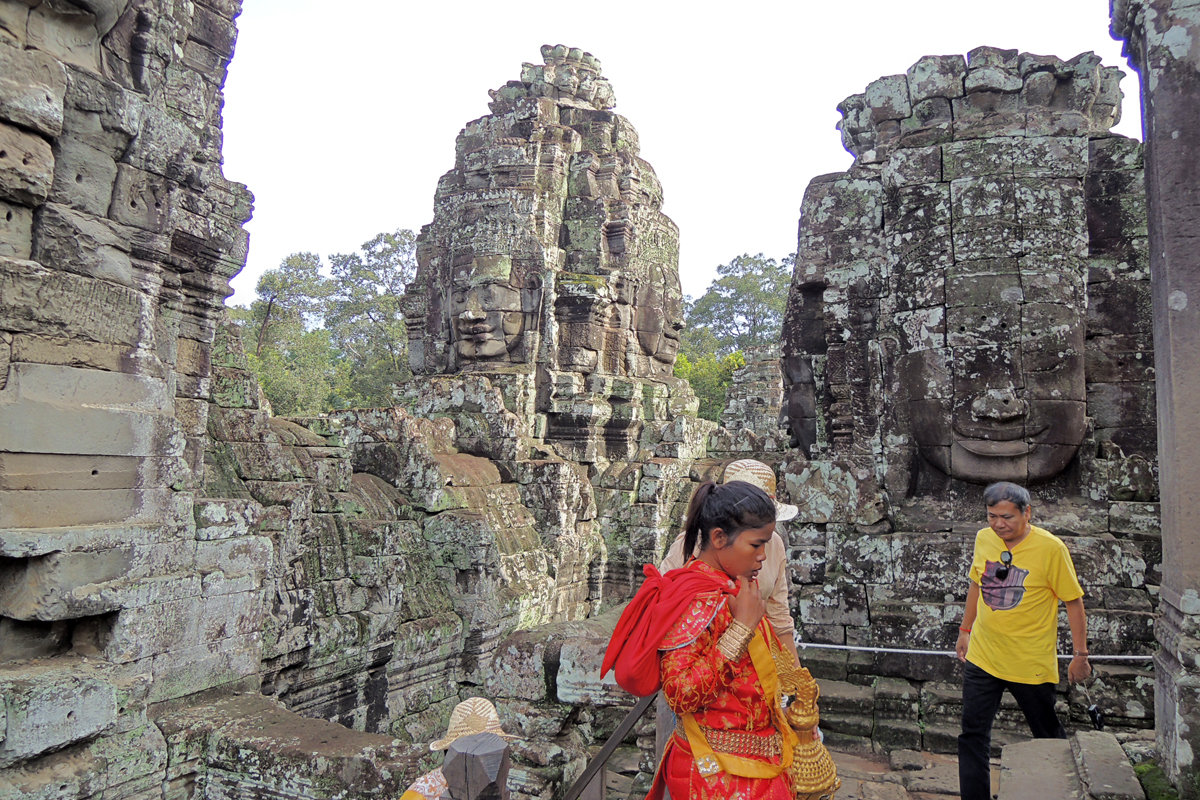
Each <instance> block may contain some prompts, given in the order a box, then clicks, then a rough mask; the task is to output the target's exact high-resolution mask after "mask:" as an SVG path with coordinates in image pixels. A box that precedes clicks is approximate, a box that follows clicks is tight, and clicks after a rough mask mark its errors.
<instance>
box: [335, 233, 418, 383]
mask: <svg viewBox="0 0 1200 800" xmlns="http://www.w3.org/2000/svg"><path fill="white" fill-rule="evenodd" d="M329 263H330V271H331V272H332V276H333V277H332V279H331V284H332V290H331V292H330V295H329V298H328V301H327V303H326V306H325V325H326V327H327V328H328V329H329V332H330V333H331V334H332V336H333V343H334V345H335V346H336V347H337V349H338V351H339V352H340V353H341V356H342V357H343V358H344V359H345V360H346V361H347V362H348V363H349V366H350V370H349V377H348V379H347V384H346V385H344V386H342V387H341V393H342V395H343V396H342V398H341V400H342V401H343V403H344V404H345V405H346V406H387V405H391V398H392V388H393V387H394V386H395V385H396V384H397V383H398V382H400V381H402V380H404V379H405V378H407V377H408V375H409V373H408V355H407V349H408V348H407V344H408V333H407V330H406V328H405V325H404V312H403V309H402V308H401V301H402V300H403V297H404V290H405V288H406V287H407V285H408V282H409V281H411V280H412V279H413V276H414V275H415V274H416V271H417V255H416V235H415V234H414V233H413V232H412V231H410V230H398V231H395V232H393V233H381V234H379V235H378V236H376V237H375V238H373V239H371V240H370V241H369V242H366V243H365V244H363V245H362V247H361V248H360V251H359V252H357V253H348V254H338V255H334V256H331V257H330V259H329Z"/></svg>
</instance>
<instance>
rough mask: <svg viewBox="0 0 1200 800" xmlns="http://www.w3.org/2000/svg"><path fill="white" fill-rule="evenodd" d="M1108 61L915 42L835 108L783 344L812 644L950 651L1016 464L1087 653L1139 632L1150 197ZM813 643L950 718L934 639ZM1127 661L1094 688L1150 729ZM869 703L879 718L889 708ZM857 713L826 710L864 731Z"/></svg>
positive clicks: (795, 540) (1152, 496)
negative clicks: (1118, 128) (835, 133)
mask: <svg viewBox="0 0 1200 800" xmlns="http://www.w3.org/2000/svg"><path fill="white" fill-rule="evenodd" d="M1119 79H1120V73H1119V72H1118V71H1117V70H1116V69H1115V68H1113V67H1105V66H1103V65H1101V64H1100V63H1099V61H1098V60H1097V59H1096V58H1095V56H1094V55H1093V54H1090V53H1085V54H1082V55H1080V56H1077V57H1076V58H1073V59H1070V60H1069V61H1064V60H1060V59H1056V58H1052V57H1042V56H1033V55H1030V54H1024V53H1019V52H1018V51H1016V50H999V49H996V48H978V49H976V50H973V51H971V52H970V53H969V54H968V55H967V57H966V58H965V59H964V58H962V57H961V56H930V57H925V58H922V59H921V60H919V61H918V62H917V63H916V64H914V65H913V66H912V67H910V68H909V69H908V70H907V71H906V72H905V74H903V75H895V76H888V77H885V78H881V79H879V80H878V81H875V82H873V83H872V84H870V85H869V86H868V87H867V88H866V90H865V91H864V92H863V93H862V94H859V95H854V96H852V97H849V98H847V99H846V100H845V101H844V102H843V103H842V105H841V106H840V110H841V111H842V114H843V120H842V123H841V130H842V136H843V142H844V144H845V145H846V147H847V149H848V150H850V152H851V153H852V154H853V155H854V156H855V162H854V164H853V166H852V167H851V168H850V169H849V170H847V171H846V172H844V173H835V174H832V175H826V176H821V177H819V178H816V179H814V180H813V182H812V183H811V184H810V185H809V187H808V190H807V191H806V193H805V199H804V204H803V208H802V212H801V220H800V237H799V243H798V257H797V262H796V270H795V273H794V276H793V284H792V289H791V293H790V297H789V303H788V310H787V315H786V317H785V323H784V334H783V347H782V361H781V365H782V369H783V373H784V384H785V392H786V396H785V405H784V412H785V416H786V417H787V418H788V421H789V425H790V432H791V441H792V444H793V446H794V447H795V448H796V450H795V451H793V454H792V455H789V456H788V457H786V458H785V463H783V464H782V465H781V471H782V472H783V473H784V474H783V481H782V483H783V484H784V485H785V487H786V490H787V492H788V494H789V496H790V499H791V502H794V503H796V504H797V505H799V506H800V508H801V513H800V516H799V517H798V518H797V520H796V521H795V522H794V523H791V524H790V525H789V526H788V532H789V534H790V537H791V550H790V554H791V559H792V567H793V580H794V584H793V585H794V591H793V604H794V607H795V611H796V618H797V629H798V631H799V632H800V634H801V636H803V637H804V638H806V639H808V640H810V641H813V642H818V643H829V644H837V645H854V646H864V647H894V648H895V647H898V648H913V649H929V650H943V651H947V650H951V649H952V647H953V642H954V640H955V637H956V635H957V631H956V628H957V625H958V621H959V620H960V619H961V616H962V602H963V599H964V597H965V592H966V586H967V584H966V577H965V576H966V571H967V566H968V564H969V561H970V556H971V552H972V546H973V542H974V535H975V532H976V531H977V530H978V529H979V528H981V527H983V526H984V524H985V523H984V521H983V509H982V504H981V501H980V493H981V490H982V485H983V484H985V483H988V482H991V481H993V480H1012V481H1015V482H1017V483H1021V484H1025V485H1028V486H1029V488H1030V489H1031V490H1032V492H1033V494H1034V498H1035V503H1034V522H1035V524H1039V525H1042V526H1043V527H1046V528H1048V529H1049V530H1051V531H1053V532H1054V533H1056V534H1058V535H1060V536H1062V537H1063V538H1064V540H1065V541H1066V543H1067V546H1068V547H1069V548H1070V550H1071V552H1072V554H1073V557H1074V560H1075V564H1076V567H1077V569H1078V572H1079V576H1080V580H1081V582H1082V583H1083V585H1084V588H1085V592H1086V599H1085V602H1086V604H1087V608H1088V610H1089V620H1090V626H1089V628H1090V634H1091V643H1092V645H1091V646H1092V650H1093V652H1095V653H1106V654H1112V655H1146V654H1149V653H1150V652H1152V651H1153V649H1154V632H1153V620H1154V609H1155V607H1156V602H1157V588H1158V585H1159V584H1160V582H1161V575H1162V572H1161V569H1160V564H1161V557H1162V545H1161V543H1160V532H1159V522H1158V503H1157V501H1158V491H1157V461H1156V448H1157V442H1156V436H1155V430H1154V410H1153V409H1154V369H1153V363H1152V362H1153V346H1152V342H1151V339H1150V312H1149V291H1150V275H1149V272H1148V263H1149V262H1148V246H1147V227H1146V225H1147V223H1146V213H1145V202H1146V201H1145V191H1144V188H1143V174H1142V169H1143V167H1142V148H1141V145H1140V143H1138V142H1137V141H1134V140H1131V139H1126V138H1124V137H1120V136H1114V135H1112V134H1110V133H1109V132H1108V129H1109V126H1110V125H1111V124H1112V123H1113V121H1114V119H1115V116H1114V115H1115V113H1116V108H1117V103H1116V100H1117V98H1119V96H1120V95H1119ZM1063 623H1064V624H1063V630H1064V632H1065V630H1066V628H1065V619H1064V620H1063ZM1064 635H1065V634H1064ZM806 657H808V658H812V659H814V662H815V663H816V665H817V667H816V668H814V670H813V671H814V674H818V675H820V676H822V677H825V678H829V679H831V680H837V681H842V682H845V683H848V684H850V685H853V686H872V685H874V686H875V687H876V689H875V690H873V692H877V689H878V686H879V685H882V684H878V681H879V680H880V679H884V680H900V681H904V682H907V683H908V684H910V685H911V687H912V690H913V691H915V692H916V695H915V696H916V697H917V701H916V702H917V705H918V709H919V712H918V713H919V715H920V719H921V720H922V721H923V723H924V724H925V725H926V730H935V729H937V726H940V725H951V726H953V725H954V724H955V722H954V715H955V713H956V711H955V710H954V709H952V708H945V707H944V704H939V703H936V702H932V701H930V702H926V700H925V699H924V694H923V693H922V692H923V689H922V687H923V686H925V685H934V686H936V685H937V682H939V681H947V680H955V679H957V671H956V670H957V667H956V662H955V661H954V660H953V659H951V658H948V657H939V656H928V657H923V656H916V655H900V654H874V655H871V654H863V653H851V654H847V653H844V652H838V651H832V652H831V651H826V652H819V651H815V650H810V651H806ZM1141 666H1142V667H1143V669H1142V670H1141V671H1140V672H1133V673H1130V672H1128V671H1126V670H1125V667H1124V665H1121V666H1116V667H1110V666H1105V665H1101V666H1099V667H1098V672H1101V673H1103V674H1104V675H1105V679H1106V680H1107V681H1108V684H1109V688H1110V689H1113V690H1116V689H1117V687H1119V691H1115V692H1114V693H1113V694H1111V695H1106V697H1105V699H1104V701H1103V702H1104V703H1107V704H1109V706H1110V708H1111V714H1110V718H1111V721H1112V722H1114V723H1115V724H1119V725H1127V726H1130V727H1135V728H1136V727H1148V726H1149V725H1151V724H1152V720H1153V713H1152V711H1151V708H1150V705H1149V703H1147V702H1146V701H1147V699H1148V698H1147V696H1146V685H1147V680H1146V678H1147V676H1148V675H1149V672H1148V664H1147V663H1146V662H1141ZM927 682H932V684H928V683H927ZM1063 690H1064V697H1065V685H1064V687H1063ZM856 691H857V690H856ZM1122 693H1124V694H1122ZM872 696H873V697H874V696H875V694H872ZM1126 697H1127V698H1136V700H1135V699H1130V700H1129V702H1125V700H1124V699H1123V698H1126ZM863 703H865V704H866V705H868V706H871V707H872V708H873V709H874V711H873V712H872V714H873V718H874V720H875V727H876V728H877V729H880V730H882V729H881V728H880V725H882V724H884V723H886V724H889V725H891V724H901V723H902V722H903V719H902V718H897V719H896V720H892V721H891V722H889V719H890V717H889V714H890V711H889V710H888V709H889V708H891V706H889V705H888V704H887V703H883V704H880V703H879V702H878V700H877V698H876V699H874V700H863ZM852 707H854V708H858V709H859V710H860V711H861V708H863V707H865V706H863V705H862V704H860V705H858V706H852ZM855 713H856V714H857V713H858V712H855ZM847 719H849V717H847ZM855 719H856V721H855V723H854V725H856V726H858V727H854V726H851V727H850V728H847V729H846V730H841V731H839V727H838V726H839V724H840V723H838V722H836V721H834V722H832V723H831V725H830V729H831V730H832V731H834V732H835V733H845V734H846V735H849V736H865V735H868V734H866V733H864V732H863V730H861V728H862V727H863V725H864V724H865V723H864V721H863V719H862V718H861V717H855ZM930 726H932V727H930ZM867 727H870V726H869V725H868V726H867ZM901 727H902V725H901ZM851 728H853V729H851ZM943 738H944V737H943ZM886 739H887V736H886V735H880V736H879V737H877V738H876V739H875V742H876V744H877V745H882V744H883V743H885V741H886ZM939 742H941V744H944V743H945V742H944V741H942V740H939V739H937V737H936V736H932V737H931V738H930V740H929V741H928V742H926V744H927V746H930V747H935V748H936V747H938V746H939ZM910 744H911V743H910ZM906 746H907V745H906Z"/></svg>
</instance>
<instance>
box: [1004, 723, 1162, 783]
mask: <svg viewBox="0 0 1200 800" xmlns="http://www.w3.org/2000/svg"><path fill="white" fill-rule="evenodd" d="M1000 763H1001V772H1000V793H999V795H998V800H1145V797H1146V795H1145V793H1144V792H1143V791H1142V785H1141V784H1140V783H1139V782H1138V779H1137V776H1135V775H1134V774H1133V767H1131V766H1130V764H1129V758H1128V757H1127V756H1126V755H1125V751H1124V750H1123V749H1122V747H1121V745H1120V743H1119V742H1118V741H1117V738H1116V737H1115V736H1113V735H1112V734H1111V733H1105V732H1103V731H1079V732H1077V733H1075V734H1073V735H1072V736H1071V738H1070V739H1030V740H1027V741H1023V742H1016V743H1014V744H1010V745H1007V746H1006V747H1005V748H1004V752H1003V755H1002V756H1001V759H1000Z"/></svg>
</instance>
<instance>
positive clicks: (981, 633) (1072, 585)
mask: <svg viewBox="0 0 1200 800" xmlns="http://www.w3.org/2000/svg"><path fill="white" fill-rule="evenodd" d="M1005 549H1006V548H1005V545H1004V541H1003V540H1002V539H1001V538H1000V537H999V536H997V535H996V532H995V531H993V530H992V529H991V528H984V529H983V530H981V531H979V533H977V534H975V557H974V559H973V560H972V562H971V573H970V577H971V580H972V581H974V582H975V583H977V584H979V604H978V614H977V615H976V617H975V624H974V625H973V626H972V630H971V640H970V644H969V645H968V647H967V661H970V662H971V663H972V664H974V665H975V666H977V667H979V668H980V669H982V670H984V671H985V672H987V673H989V674H991V675H994V676H996V677H997V678H1001V679H1003V680H1006V681H1012V682H1014V683H1058V658H1057V653H1058V601H1059V600H1062V601H1063V602H1067V601H1070V600H1075V599H1076V598H1079V597H1083V588H1082V587H1081V586H1080V585H1079V578H1077V577H1076V575H1075V564H1074V563H1072V561H1071V553H1070V551H1068V550H1067V546H1066V545H1065V544H1063V542H1062V540H1061V539H1059V538H1058V537H1057V536H1055V535H1053V534H1052V533H1050V532H1049V531H1046V530H1043V529H1042V528H1039V527H1037V526H1035V525H1031V526H1030V530H1029V535H1028V536H1026V537H1025V539H1024V541H1022V542H1021V543H1020V544H1018V545H1017V546H1016V547H1014V548H1012V566H1011V567H1010V569H1009V571H1008V576H1007V577H1006V578H1005V579H1004V580H1000V579H999V578H997V577H996V568H997V567H999V566H1000V565H1001V561H1000V554H1001V552H1003V551H1004V550H1005Z"/></svg>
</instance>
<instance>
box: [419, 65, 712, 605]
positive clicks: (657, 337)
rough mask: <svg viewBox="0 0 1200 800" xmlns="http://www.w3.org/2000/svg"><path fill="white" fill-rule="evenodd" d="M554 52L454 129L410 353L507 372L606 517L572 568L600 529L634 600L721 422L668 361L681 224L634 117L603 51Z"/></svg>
mask: <svg viewBox="0 0 1200 800" xmlns="http://www.w3.org/2000/svg"><path fill="white" fill-rule="evenodd" d="M542 59H543V62H544V63H542V64H525V65H524V67H523V68H522V74H521V79H520V80H515V81H509V82H508V83H507V84H505V85H504V86H503V87H501V88H500V89H497V90H495V91H493V92H491V98H492V101H491V103H490V109H491V114H489V115H487V116H485V117H482V118H481V119H478V120H475V121H473V122H470V123H468V125H467V126H466V127H465V128H464V129H463V130H462V132H461V133H460V134H459V136H458V142H457V146H456V148H455V164H454V168H453V169H452V170H451V171H450V172H448V173H446V175H444V176H443V177H442V179H441V181H440V182H439V184H438V190H437V195H436V197H435V210H434V220H433V222H432V223H430V224H429V225H427V226H426V227H425V228H424V229H423V230H422V232H421V235H420V238H419V242H418V261H419V268H418V272H417V276H416V278H415V279H414V281H413V283H412V285H411V286H410V287H409V290H408V294H407V296H406V300H405V304H406V305H405V308H406V316H407V318H408V320H409V353H410V361H411V366H412V370H413V373H414V374H415V375H417V376H426V375H436V374H456V373H461V374H463V375H470V376H472V377H473V378H475V379H477V380H486V381H488V382H489V383H490V384H491V385H494V386H496V387H497V388H499V390H500V391H501V393H502V394H503V397H504V404H505V407H506V408H507V410H508V411H511V412H512V413H513V414H515V415H516V418H517V421H518V423H519V424H520V425H521V427H520V430H519V435H521V436H524V437H528V438H529V439H530V440H533V441H537V442H539V443H540V444H541V446H542V447H544V448H545V450H546V452H547V453H551V454H553V455H556V456H559V457H561V458H563V459H565V460H566V461H568V462H570V463H573V464H575V465H578V466H579V467H580V469H581V470H582V471H585V472H586V474H587V477H588V478H589V479H590V483H591V484H592V488H593V490H594V492H595V496H594V497H595V500H594V502H595V505H596V511H595V517H594V519H595V521H596V523H597V524H598V526H599V530H596V531H595V532H594V533H591V534H584V535H582V538H581V539H580V540H579V541H584V540H587V539H588V537H589V536H591V537H592V540H591V541H592V544H590V545H587V546H586V547H587V548H591V549H585V552H586V553H587V555H586V556H585V557H584V558H583V560H582V561H581V563H580V565H577V566H584V567H586V565H587V563H588V561H589V559H594V558H595V555H596V554H597V553H598V552H599V551H597V550H595V549H594V548H595V545H596V544H597V543H598V542H599V541H600V538H599V537H600V536H601V535H603V538H604V540H605V542H606V546H607V549H608V550H609V552H608V554H607V558H608V559H609V569H608V571H609V572H610V573H611V574H612V575H613V576H614V577H613V578H612V583H611V585H610V586H608V587H607V591H609V592H610V593H613V594H614V596H615V597H617V598H623V597H625V596H627V595H628V592H629V589H630V585H631V581H638V580H640V573H638V572H637V568H638V567H640V565H641V564H642V563H644V562H646V561H653V560H655V559H656V558H657V554H658V553H660V552H661V550H662V546H663V541H664V536H666V535H668V534H667V531H668V529H669V528H670V522H669V520H671V519H674V518H675V516H677V515H675V516H673V515H672V514H673V508H674V507H675V506H676V505H678V504H679V502H680V501H681V499H682V500H686V482H685V481H684V480H683V479H685V478H686V476H687V474H688V469H689V464H690V461H691V460H693V459H695V458H697V457H699V456H702V455H703V454H704V439H705V436H706V434H707V433H708V431H709V430H710V429H711V427H712V426H711V425H707V424H706V423H704V422H703V421H699V420H696V419H695V417H694V412H695V409H696V400H695V398H694V396H693V395H692V393H691V390H690V388H689V387H688V386H687V384H686V383H685V382H683V381H681V380H680V379H678V378H675V377H674V376H673V374H672V370H673V367H674V364H675V355H676V352H677V350H678V347H679V330H680V329H681V327H682V324H683V309H682V293H681V291H680V288H679V270H678V260H679V234H678V231H677V229H676V227H675V224H674V223H673V222H671V220H670V219H668V218H667V217H666V216H665V215H664V214H663V213H662V211H661V207H662V202H663V191H662V187H661V185H660V184H659V181H658V178H657V177H656V176H655V174H654V169H653V168H652V167H651V166H650V164H649V163H647V162H646V161H645V160H644V159H642V158H641V156H640V155H639V153H638V137H637V131H636V130H635V129H634V128H633V126H632V125H631V124H630V122H629V120H627V119H625V118H624V117H622V116H621V115H619V114H617V113H615V112H614V111H613V110H612V108H613V106H614V104H615V99H614V94H613V90H612V87H611V86H610V84H609V83H608V81H607V80H606V79H605V78H604V77H603V75H602V73H601V70H600V62H599V61H598V60H597V59H596V58H595V57H594V56H592V55H591V54H590V53H585V52H583V51H581V50H579V49H578V48H568V47H566V46H564V45H557V46H551V45H546V46H544V47H543V48H542ZM426 382H427V381H426V379H425V378H422V377H418V378H416V379H414V381H413V382H412V387H410V388H409V389H407V390H406V392H407V393H408V394H410V395H419V394H420V392H421V391H422V390H421V387H423V386H424V385H425V383H426ZM574 513H576V514H577V515H579V514H582V516H578V519H579V521H580V525H581V526H583V525H585V524H586V525H590V524H591V520H592V519H593V517H592V516H589V515H588V512H586V511H583V510H582V508H581V509H580V510H579V511H578V512H574ZM564 525H567V526H568V527H569V526H570V523H564ZM580 530H582V527H580ZM601 531H603V534H601ZM554 536H557V534H554ZM597 599H598V598H597Z"/></svg>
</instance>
